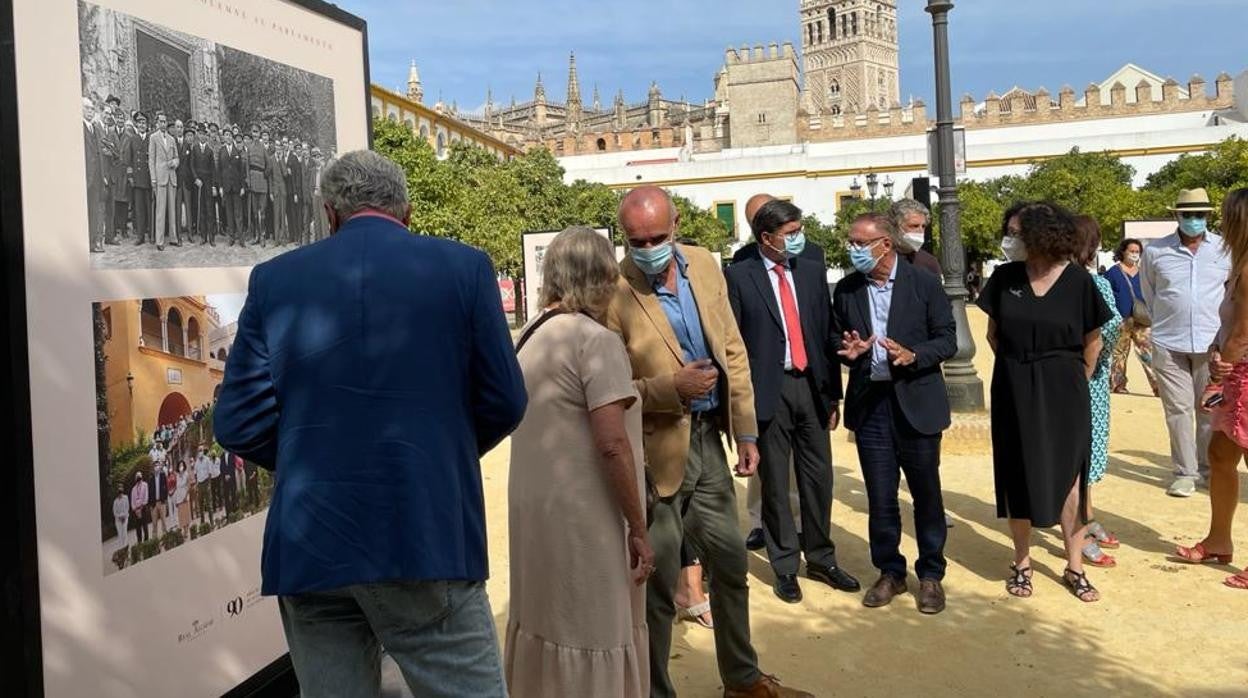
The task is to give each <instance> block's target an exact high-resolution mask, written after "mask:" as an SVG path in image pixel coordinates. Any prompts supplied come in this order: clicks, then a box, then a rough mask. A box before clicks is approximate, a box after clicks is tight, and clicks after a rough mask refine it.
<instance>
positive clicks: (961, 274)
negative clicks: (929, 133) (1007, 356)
mask: <svg viewBox="0 0 1248 698" xmlns="http://www.w3.org/2000/svg"><path fill="white" fill-rule="evenodd" d="M952 9H953V2H952V0H927V12H928V13H929V14H931V15H932V32H933V44H934V47H935V54H936V56H935V59H936V163H935V166H936V172H935V174H936V176H937V177H938V178H939V181H940V185H939V186H938V187H937V188H936V191H937V192H938V193H939V194H940V266H941V269H942V270H943V271H944V274H945V293H947V294H948V295H949V300H950V301H951V302H952V303H953V317H954V320H955V321H957V324H958V353H957V354H954V356H953V358H952V359H950V360H948V361H946V362H945V384H946V385H947V386H948V390H949V405H950V407H952V408H953V411H955V412H978V411H981V410H983V409H984V383H983V381H981V380H980V379H979V376H978V375H976V373H975V365H974V364H973V363H972V362H971V359H973V358H974V357H975V340H974V339H972V337H971V332H970V327H969V325H968V321H967V317H966V299H967V292H966V277H965V264H966V253H965V250H964V249H963V247H962V228H961V216H960V212H959V209H958V182H957V173H956V171H955V170H954V164H953V155H954V152H953V148H954V143H953V97H952V94H951V89H950V80H949V11H950V10H952Z"/></svg>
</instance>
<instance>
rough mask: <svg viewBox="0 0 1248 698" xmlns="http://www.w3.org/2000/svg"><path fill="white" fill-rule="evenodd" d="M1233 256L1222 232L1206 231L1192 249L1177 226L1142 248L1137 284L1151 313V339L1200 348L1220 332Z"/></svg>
mask: <svg viewBox="0 0 1248 698" xmlns="http://www.w3.org/2000/svg"><path fill="white" fill-rule="evenodd" d="M1230 273H1231V256H1230V254H1229V253H1228V252H1227V251H1226V249H1225V248H1224V247H1223V245H1222V238H1221V237H1220V236H1218V235H1215V234H1213V233H1205V238H1204V240H1202V241H1201V243H1200V247H1198V248H1196V252H1195V254H1193V253H1192V251H1191V250H1189V249H1188V248H1187V246H1186V245H1184V244H1183V241H1182V240H1181V239H1180V238H1179V234H1178V233H1177V232H1175V233H1171V234H1170V235H1167V236H1166V237H1164V238H1161V239H1159V240H1155V241H1154V242H1153V243H1152V244H1150V245H1149V246H1148V247H1147V248H1145V250H1144V260H1143V261H1142V262H1141V264H1140V290H1141V291H1142V293H1143V296H1144V303H1145V305H1147V306H1148V310H1149V313H1150V314H1151V315H1152V317H1153V343H1154V344H1156V345H1157V346H1160V347H1162V348H1163V349H1166V350H1168V351H1173V352H1183V353H1188V354H1203V353H1204V352H1206V351H1208V350H1209V346H1210V345H1211V344H1212V343H1213V341H1214V338H1215V337H1216V336H1217V334H1218V328H1219V327H1220V326H1221V324H1222V323H1221V320H1220V319H1219V318H1218V306H1219V305H1221V304H1222V296H1223V294H1224V293H1225V287H1226V279H1227V277H1228V276H1229V275H1230Z"/></svg>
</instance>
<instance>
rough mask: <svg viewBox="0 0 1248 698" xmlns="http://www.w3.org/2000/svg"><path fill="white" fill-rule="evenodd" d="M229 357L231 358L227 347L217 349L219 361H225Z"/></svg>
mask: <svg viewBox="0 0 1248 698" xmlns="http://www.w3.org/2000/svg"><path fill="white" fill-rule="evenodd" d="M228 358H230V353H229V352H228V351H226V350H225V347H221V348H220V349H218V350H217V360H218V361H225V360H226V359H228Z"/></svg>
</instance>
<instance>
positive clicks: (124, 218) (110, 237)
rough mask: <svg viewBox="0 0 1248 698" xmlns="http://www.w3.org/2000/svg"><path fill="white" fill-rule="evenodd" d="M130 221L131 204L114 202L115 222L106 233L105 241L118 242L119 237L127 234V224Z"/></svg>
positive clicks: (123, 201)
mask: <svg viewBox="0 0 1248 698" xmlns="http://www.w3.org/2000/svg"><path fill="white" fill-rule="evenodd" d="M129 219H130V202H129V201H126V200H124V199H123V200H121V201H113V220H112V221H111V222H112V225H111V226H110V227H109V229H108V230H107V231H106V235H105V239H106V240H107V241H108V242H116V241H117V237H118V236H120V235H124V234H125V232H126V223H127V222H128V221H129Z"/></svg>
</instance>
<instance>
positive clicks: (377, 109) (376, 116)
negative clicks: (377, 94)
mask: <svg viewBox="0 0 1248 698" xmlns="http://www.w3.org/2000/svg"><path fill="white" fill-rule="evenodd" d="M373 118H374V119H380V118H381V107H379V106H377V105H376V104H374V105H373Z"/></svg>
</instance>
